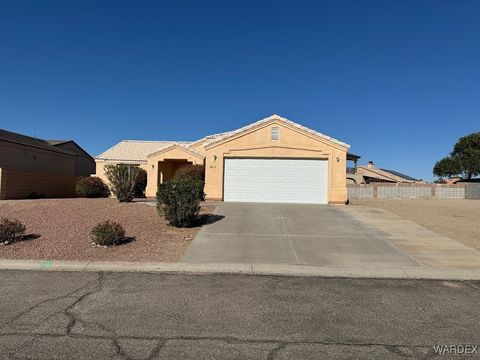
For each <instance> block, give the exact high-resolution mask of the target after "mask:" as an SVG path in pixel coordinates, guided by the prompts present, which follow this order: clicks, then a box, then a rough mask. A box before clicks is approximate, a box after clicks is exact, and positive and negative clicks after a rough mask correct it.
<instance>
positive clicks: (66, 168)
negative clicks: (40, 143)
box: [0, 141, 75, 175]
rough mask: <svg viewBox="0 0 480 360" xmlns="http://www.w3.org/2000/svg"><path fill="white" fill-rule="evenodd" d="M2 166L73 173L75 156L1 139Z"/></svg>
mask: <svg viewBox="0 0 480 360" xmlns="http://www.w3.org/2000/svg"><path fill="white" fill-rule="evenodd" d="M0 167H2V168H6V169H15V170H18V171H28V172H37V171H38V172H41V173H49V174H59V175H73V174H74V170H75V157H74V156H70V155H66V154H61V153H56V152H53V151H48V150H42V149H36V148H32V147H30V146H24V145H20V144H13V143H9V142H4V141H0Z"/></svg>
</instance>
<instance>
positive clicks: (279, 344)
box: [0, 331, 434, 360]
mask: <svg viewBox="0 0 480 360" xmlns="http://www.w3.org/2000/svg"><path fill="white" fill-rule="evenodd" d="M111 333H112V334H115V333H114V332H112V331H111ZM25 335H28V334H25V333H0V337H4V336H25ZM28 336H31V337H33V338H55V339H56V338H62V337H69V338H72V339H93V340H110V341H112V343H113V345H114V347H115V348H116V351H115V354H116V355H119V356H121V357H122V358H124V359H126V360H131V359H130V357H128V355H127V354H126V353H125V352H124V350H123V349H122V347H121V345H120V344H119V343H120V341H121V340H153V341H157V345H156V346H155V347H154V348H153V349H152V351H151V353H150V355H148V356H147V357H145V360H151V359H154V358H155V357H156V356H157V355H158V354H159V353H160V351H161V350H162V349H163V348H164V347H165V346H166V345H167V344H168V342H170V341H219V342H224V343H227V344H236V345H243V344H272V345H275V346H274V348H273V349H272V350H270V352H269V353H268V355H267V357H266V359H267V360H274V359H275V358H276V357H277V355H278V354H279V353H280V352H282V351H283V350H285V349H286V348H287V347H288V346H291V345H323V346H353V347H383V348H385V349H386V350H387V351H389V352H391V353H393V354H395V355H399V356H402V357H411V356H412V354H407V353H406V352H405V351H403V350H402V349H407V350H410V351H414V350H420V349H427V350H428V352H427V353H425V354H422V355H421V356H422V357H424V358H429V357H431V356H432V355H434V354H433V347H431V346H426V345H405V344H385V343H375V342H366V343H356V342H343V341H339V342H335V341H315V340H312V341H293V340H292V341H285V340H267V339H265V340H257V339H242V338H235V337H215V336H205V337H202V336H172V337H155V336H120V335H116V334H115V336H113V337H112V336H102V335H86V334H67V335H64V334H34V335H28ZM415 356H419V355H415Z"/></svg>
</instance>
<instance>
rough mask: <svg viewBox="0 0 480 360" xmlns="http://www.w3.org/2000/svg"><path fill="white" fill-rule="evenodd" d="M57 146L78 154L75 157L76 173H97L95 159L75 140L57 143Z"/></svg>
mask: <svg viewBox="0 0 480 360" xmlns="http://www.w3.org/2000/svg"><path fill="white" fill-rule="evenodd" d="M55 147H58V148H61V149H63V150H66V151H70V152H71V153H73V154H76V155H77V156H76V157H75V167H74V175H76V176H90V175H92V174H94V173H95V160H93V159H92V158H91V157H90V156H88V155H86V154H85V153H84V152H83V150H82V149H80V148H79V147H78V145H77V144H75V143H74V142H66V143H64V144H59V145H56V146H55Z"/></svg>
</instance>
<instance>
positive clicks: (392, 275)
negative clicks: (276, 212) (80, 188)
mask: <svg viewBox="0 0 480 360" xmlns="http://www.w3.org/2000/svg"><path fill="white" fill-rule="evenodd" d="M0 270H34V271H80V272H86V271H94V272H99V271H102V272H145V273H170V274H249V275H275V276H299V277H340V278H358V279H362V278H368V279H432V280H480V268H425V267H416V268H385V267H339V266H310V265H288V264H285V265H281V264H201V263H156V262H103V261H93V262H88V261H56V260H6V259H5V260H0Z"/></svg>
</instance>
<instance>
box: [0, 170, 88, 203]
mask: <svg viewBox="0 0 480 360" xmlns="http://www.w3.org/2000/svg"><path fill="white" fill-rule="evenodd" d="M79 179H80V177H78V176H72V175H58V174H48V173H40V172H28V171H18V170H10V169H5V168H3V169H1V170H0V199H25V198H27V197H28V196H29V195H30V194H32V193H36V194H37V195H44V196H46V197H49V198H57V197H60V198H63V197H76V193H75V186H76V184H77V181H78V180H79Z"/></svg>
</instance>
